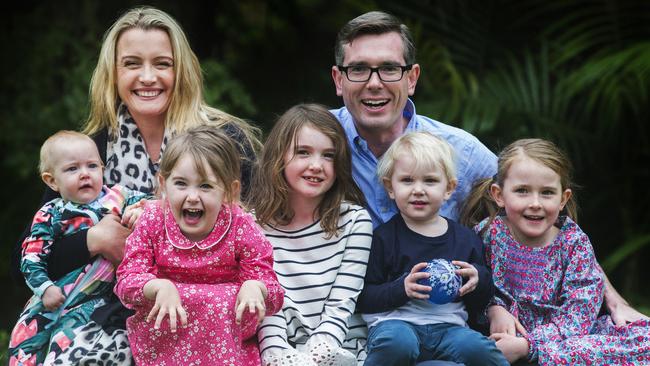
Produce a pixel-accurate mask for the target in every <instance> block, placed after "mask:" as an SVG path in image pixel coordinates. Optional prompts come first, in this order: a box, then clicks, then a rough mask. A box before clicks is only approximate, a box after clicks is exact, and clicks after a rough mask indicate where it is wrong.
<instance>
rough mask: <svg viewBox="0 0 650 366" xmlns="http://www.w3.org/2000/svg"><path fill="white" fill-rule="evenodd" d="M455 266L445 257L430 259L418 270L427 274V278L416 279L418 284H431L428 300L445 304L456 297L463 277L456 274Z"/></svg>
mask: <svg viewBox="0 0 650 366" xmlns="http://www.w3.org/2000/svg"><path fill="white" fill-rule="evenodd" d="M456 269H457V267H456V266H455V265H453V264H452V263H451V261H449V260H447V259H440V258H438V259H432V260H431V261H430V262H429V263H428V264H427V266H426V267H425V268H424V269H422V270H421V271H420V272H426V273H428V274H429V278H424V279H421V280H418V283H419V284H420V285H424V286H431V292H430V293H429V301H431V302H432V303H434V304H446V303H448V302H451V301H453V300H454V299H456V297H458V291H459V290H460V287H461V286H462V284H463V279H462V278H461V277H460V275H459V274H456Z"/></svg>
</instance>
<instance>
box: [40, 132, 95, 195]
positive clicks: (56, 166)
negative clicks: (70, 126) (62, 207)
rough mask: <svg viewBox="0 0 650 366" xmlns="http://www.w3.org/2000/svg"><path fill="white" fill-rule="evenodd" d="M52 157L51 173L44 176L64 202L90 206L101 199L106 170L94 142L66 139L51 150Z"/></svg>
mask: <svg viewBox="0 0 650 366" xmlns="http://www.w3.org/2000/svg"><path fill="white" fill-rule="evenodd" d="M52 155H53V156H52V162H53V164H52V169H51V170H52V171H51V172H46V173H43V180H45V182H46V183H47V184H48V185H49V186H50V188H52V189H54V190H55V191H57V192H59V194H61V197H62V198H63V199H64V200H67V201H72V202H75V203H79V204H86V203H90V202H92V201H94V200H95V199H96V198H97V197H98V196H99V194H100V192H101V190H102V184H103V167H102V161H101V158H100V157H99V152H98V151H97V146H95V143H94V142H93V141H92V140H84V139H66V140H63V141H61V143H60V144H59V146H56V148H54V149H52ZM48 174H49V177H48V176H46V175H48Z"/></svg>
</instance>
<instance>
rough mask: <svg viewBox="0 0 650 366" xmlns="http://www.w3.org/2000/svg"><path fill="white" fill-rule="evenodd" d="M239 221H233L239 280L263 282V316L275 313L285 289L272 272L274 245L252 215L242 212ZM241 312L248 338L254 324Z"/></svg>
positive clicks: (253, 329)
mask: <svg viewBox="0 0 650 366" xmlns="http://www.w3.org/2000/svg"><path fill="white" fill-rule="evenodd" d="M240 220H241V221H240V223H239V224H236V226H237V237H238V240H237V246H238V247H237V253H238V254H237V256H238V258H239V279H240V281H241V282H242V283H243V282H244V281H248V280H257V281H260V282H262V283H264V286H266V290H267V296H266V299H265V302H264V305H265V307H266V315H267V316H268V315H272V314H275V313H276V312H278V311H279V310H280V308H281V307H282V300H283V296H284V290H283V289H282V286H280V283H279V282H278V279H277V277H276V275H275V272H273V247H272V246H271V243H269V241H268V240H267V239H266V237H264V234H263V233H262V231H261V229H260V228H259V227H258V226H257V225H256V224H255V222H254V219H253V217H252V216H251V215H248V214H245V215H242V216H240ZM244 315H245V318H244V320H243V321H242V325H243V330H242V334H243V337H244V338H248V337H251V336H253V335H254V334H255V332H256V329H257V324H256V322H255V321H251V320H252V319H251V318H250V316H249V314H244Z"/></svg>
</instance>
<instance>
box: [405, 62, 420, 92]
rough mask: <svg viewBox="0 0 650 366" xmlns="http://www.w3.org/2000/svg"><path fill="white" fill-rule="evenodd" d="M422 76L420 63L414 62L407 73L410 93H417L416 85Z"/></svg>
mask: <svg viewBox="0 0 650 366" xmlns="http://www.w3.org/2000/svg"><path fill="white" fill-rule="evenodd" d="M419 77H420V65H418V64H413V67H412V68H411V71H408V74H406V80H407V81H408V84H409V85H408V93H409V95H413V94H415V86H416V85H417V83H418V78H419Z"/></svg>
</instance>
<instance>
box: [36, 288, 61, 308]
mask: <svg viewBox="0 0 650 366" xmlns="http://www.w3.org/2000/svg"><path fill="white" fill-rule="evenodd" d="M41 301H42V302H43V306H44V307H45V308H46V309H47V310H49V311H54V310H56V309H57V308H58V307H59V306H61V305H63V302H64V301H65V295H63V291H61V287H59V286H55V285H52V286H49V287H48V288H46V289H45V292H43V296H42V297H41Z"/></svg>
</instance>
